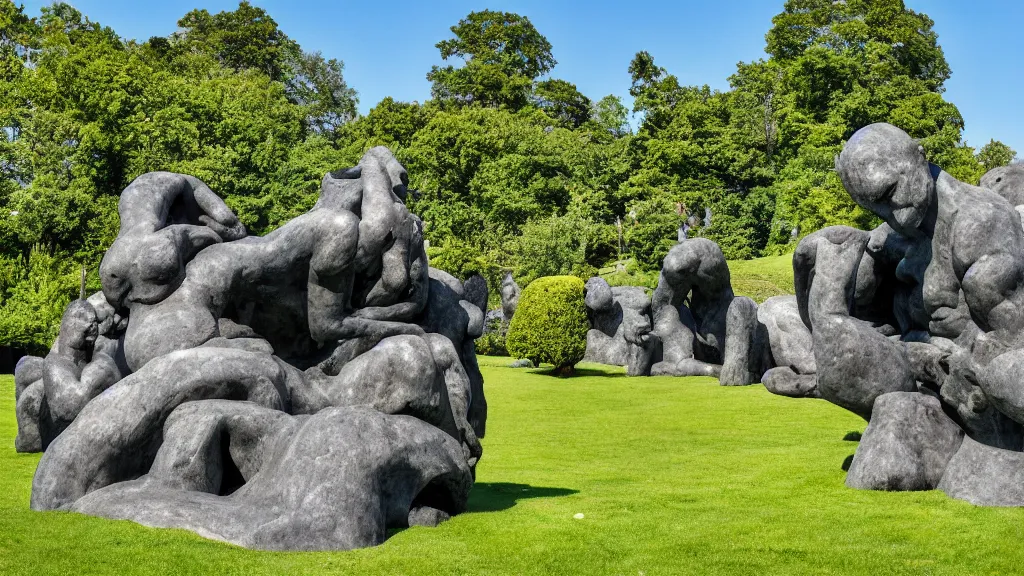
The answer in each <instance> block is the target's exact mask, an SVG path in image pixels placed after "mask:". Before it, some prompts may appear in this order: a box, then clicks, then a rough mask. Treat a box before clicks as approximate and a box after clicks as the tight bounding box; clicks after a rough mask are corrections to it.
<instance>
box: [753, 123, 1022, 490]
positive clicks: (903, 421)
mask: <svg viewBox="0 0 1024 576" xmlns="http://www.w3.org/2000/svg"><path fill="white" fill-rule="evenodd" d="M836 171H837V172H838V174H839V176H840V178H841V180H842V182H843V185H844V187H845V188H846V190H847V192H848V193H849V194H850V196H851V198H852V199H853V200H854V201H855V202H856V203H857V204H859V205H860V206H862V207H864V208H865V209H867V210H870V211H871V212H873V213H874V214H876V215H878V216H879V217H880V218H882V220H884V221H885V224H883V225H882V226H880V227H879V228H878V229H876V230H874V231H872V232H870V233H869V232H860V231H856V230H853V229H848V228H843V227H833V228H830V229H826V230H823V231H820V232H818V233H815V234H813V235H810V236H808V237H807V238H805V239H804V240H803V241H802V242H801V245H800V247H799V248H798V249H797V252H796V254H794V258H793V267H794V277H795V281H796V287H797V309H798V312H799V314H800V316H801V318H802V319H803V320H804V322H805V324H806V326H807V328H808V329H809V330H810V333H811V341H812V349H813V353H814V359H815V363H814V364H815V366H814V373H815V392H816V393H817V394H819V395H820V396H821V397H822V398H825V399H826V400H829V401H830V402H833V403H835V404H837V405H839V406H842V407H844V408H846V409H848V410H851V411H853V412H854V413H857V414H859V415H861V416H863V417H864V418H865V419H868V420H869V424H868V427H867V429H866V431H865V432H864V435H863V438H862V439H861V442H860V446H859V447H858V449H857V452H856V454H855V455H854V458H853V462H852V464H851V467H850V470H849V474H848V476H847V485H848V486H851V487H854V488H864V489H876V490H927V489H935V488H938V489H940V490H943V491H945V492H946V493H947V494H948V495H950V496H952V497H955V498H960V499H963V500H967V501H969V502H972V503H975V504H979V505H992V506H1024V490H1021V488H1020V486H1021V483H1020V480H1021V478H1024V456H1022V452H1021V450H1022V447H1024V232H1022V228H1021V220H1020V217H1019V214H1018V211H1017V210H1016V209H1015V206H1017V205H1018V204H1019V203H1020V200H1021V198H1020V192H1021V188H1020V181H1021V180H1020V176H1019V173H1020V171H1019V169H1018V168H1016V167H1008V168H1005V169H997V170H995V171H993V172H991V173H989V174H988V175H986V176H985V178H984V179H983V182H982V184H983V187H975V186H970V185H968V184H965V183H963V182H960V181H958V180H956V179H955V178H953V177H952V176H950V175H949V174H947V173H945V172H943V171H942V170H941V169H940V168H938V167H937V166H934V165H932V164H930V163H929V162H928V161H927V160H926V158H925V155H924V151H923V149H922V148H921V147H920V145H919V144H918V143H917V142H916V141H915V140H913V139H912V138H911V137H910V136H909V135H907V134H906V133H905V132H903V131H902V130H900V129H899V128H896V127H895V126H891V125H888V124H874V125H871V126H867V127H865V128H863V129H861V130H859V131H858V132H857V133H856V134H854V135H853V137H852V138H851V139H850V140H849V142H848V143H847V144H846V146H845V147H844V149H843V151H842V154H841V155H840V156H839V157H838V158H837V159H836ZM775 317H780V318H781V317H783V316H781V315H776V316H775ZM786 332H787V333H795V331H793V330H792V324H791V323H790V325H789V327H788V328H787V329H786ZM770 333H771V330H770ZM773 351H774V349H773ZM777 356H778V354H777ZM769 374H771V373H770V372H769ZM766 378H768V376H767V375H766ZM797 388H799V387H797ZM804 388H806V387H804ZM773 391H776V392H778V393H786V392H787V391H791V390H790V389H787V388H785V387H783V389H781V390H773ZM789 395H800V394H789Z"/></svg>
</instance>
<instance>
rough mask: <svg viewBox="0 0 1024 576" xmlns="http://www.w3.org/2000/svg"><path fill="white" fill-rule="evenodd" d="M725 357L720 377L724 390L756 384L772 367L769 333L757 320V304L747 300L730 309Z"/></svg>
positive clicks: (734, 304) (738, 301)
mask: <svg viewBox="0 0 1024 576" xmlns="http://www.w3.org/2000/svg"><path fill="white" fill-rule="evenodd" d="M724 356H725V359H724V361H723V364H722V373H721V375H719V377H718V381H719V383H721V384H722V385H723V386H747V385H749V384H755V383H757V382H760V381H761V376H762V375H763V374H764V373H765V372H766V371H767V370H768V368H770V367H771V361H772V360H771V347H770V345H769V343H768V330H767V328H766V327H765V325H764V324H761V323H760V322H758V320H757V303H756V302H754V301H753V300H751V299H750V298H747V297H745V296H744V297H740V298H736V299H734V300H733V301H732V304H730V305H729V313H728V314H727V315H726V329H725V354H724Z"/></svg>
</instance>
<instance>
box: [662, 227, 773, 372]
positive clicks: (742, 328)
mask: <svg viewBox="0 0 1024 576" xmlns="http://www.w3.org/2000/svg"><path fill="white" fill-rule="evenodd" d="M734 307H735V308H734ZM651 309H652V314H653V321H654V322H653V324H654V329H653V333H654V335H655V336H656V337H657V339H658V342H659V343H660V350H658V349H657V348H656V352H655V360H654V361H655V363H654V365H653V367H652V368H651V374H652V375H667V376H716V377H719V376H721V375H722V373H723V364H724V365H725V366H726V367H727V369H725V378H724V379H723V380H722V383H723V384H727V385H740V384H752V383H754V382H758V381H759V380H760V379H761V375H762V374H763V373H764V371H765V370H767V368H768V367H769V366H768V364H769V360H768V349H767V347H768V338H767V334H766V333H765V332H764V329H763V326H762V325H760V323H759V322H758V321H757V312H756V310H757V305H756V304H754V302H753V301H751V300H749V299H737V298H736V296H735V294H734V293H733V290H732V284H731V281H730V276H729V266H728V265H727V263H726V261H725V256H724V255H723V254H722V250H721V249H720V248H719V247H718V245H717V244H715V243H714V242H712V241H711V240H707V239H704V238H692V239H689V240H686V241H684V242H681V243H679V244H676V245H675V246H674V247H673V248H672V249H671V250H669V253H668V255H666V256H665V260H664V263H663V265H662V269H661V275H660V276H659V278H658V287H657V289H655V291H654V296H653V297H652V302H651ZM730 318H731V319H732V320H731V321H732V324H733V328H732V330H731V331H730V330H729V329H728V325H729V322H730Z"/></svg>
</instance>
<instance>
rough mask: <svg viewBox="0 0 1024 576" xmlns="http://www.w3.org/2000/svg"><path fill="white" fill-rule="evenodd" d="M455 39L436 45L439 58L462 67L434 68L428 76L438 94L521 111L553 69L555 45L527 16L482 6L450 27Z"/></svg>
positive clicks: (448, 99)
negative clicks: (453, 60) (535, 86)
mask: <svg viewBox="0 0 1024 576" xmlns="http://www.w3.org/2000/svg"><path fill="white" fill-rule="evenodd" d="M451 31H452V33H453V34H454V35H455V37H454V38H450V39H447V40H442V41H441V42H438V43H437V49H438V50H439V51H440V52H441V59H442V60H445V61H447V60H448V59H450V58H460V59H462V60H463V61H464V65H463V66H462V67H460V68H456V67H454V66H451V65H449V66H445V67H440V66H434V67H433V68H432V69H431V71H430V72H429V73H428V74H427V80H429V81H430V82H431V83H432V87H431V94H432V95H433V97H434V98H437V99H439V100H443V101H446V102H451V103H458V104H480V105H482V106H488V107H507V108H510V109H513V110H518V109H520V108H522V107H523V106H525V105H526V104H527V103H528V98H529V95H530V90H531V88H532V86H533V81H534V80H535V79H536V78H537V77H539V76H541V75H543V74H546V73H547V72H549V71H550V70H551V69H552V68H554V66H555V64H556V62H555V59H554V57H553V56H552V55H551V43H549V42H548V40H547V39H546V38H545V37H544V36H542V35H541V34H540V32H538V31H537V29H536V28H534V26H533V24H532V23H531V22H530V19H529V18H526V17H525V16H520V15H518V14H513V13H510V12H496V11H492V10H484V11H481V12H471V13H470V14H469V16H467V17H466V18H464V19H462V20H460V21H459V23H458V24H456V25H455V26H452V27H451Z"/></svg>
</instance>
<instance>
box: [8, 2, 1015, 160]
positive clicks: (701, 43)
mask: <svg viewBox="0 0 1024 576" xmlns="http://www.w3.org/2000/svg"><path fill="white" fill-rule="evenodd" d="M16 1H21V2H24V4H25V7H26V9H27V12H29V14H30V15H36V14H38V12H39V8H40V7H41V6H44V5H48V4H50V3H51V2H50V1H48V0H47V1H40V0H16ZM252 3H253V4H255V5H258V6H261V7H263V8H264V9H266V10H267V11H268V12H269V13H270V15H271V16H273V18H274V19H275V20H277V22H278V24H279V25H280V26H281V28H282V29H283V30H284V31H285V33H286V34H288V35H289V36H290V37H292V38H293V39H295V40H296V41H298V42H299V44H301V45H302V47H303V48H304V49H305V50H319V51H321V52H323V54H324V55H325V56H326V57H329V58H338V59H340V60H343V61H344V62H345V78H346V80H347V81H348V83H349V85H350V86H352V87H353V88H355V89H356V90H357V91H358V92H359V99H360V105H359V109H360V111H361V112H363V113H365V112H367V111H368V110H369V109H370V108H371V107H372V106H373V105H374V104H376V103H377V102H378V101H380V99H382V98H383V97H385V96H393V97H394V98H396V99H397V100H405V101H411V100H418V101H423V100H426V99H427V98H428V97H429V95H430V83H429V82H427V81H426V79H425V75H426V73H427V72H428V71H429V70H430V67H431V66H432V65H434V64H440V63H441V59H440V57H439V55H438V52H437V49H436V48H434V44H436V43H437V42H438V41H440V40H443V39H445V38H447V37H449V36H450V31H449V27H450V26H452V25H453V24H455V23H456V22H458V20H459V19H460V18H462V17H464V16H465V15H466V14H468V13H469V12H471V11H474V10H483V9H488V8H489V9H492V10H504V11H511V12H517V13H519V14H522V15H525V16H528V17H529V18H530V20H531V21H532V22H533V24H534V25H535V26H536V27H537V29H538V30H539V31H540V33H541V34H543V35H545V36H546V37H547V38H548V40H549V41H550V42H551V44H552V46H553V47H554V49H553V52H554V55H555V58H556V59H557V60H558V66H556V67H555V70H554V71H553V73H552V76H554V77H557V78H562V79H565V80H568V81H570V82H573V83H575V84H576V86H577V87H578V88H579V89H580V91H581V92H583V93H584V94H586V95H587V96H589V97H591V98H593V99H595V100H596V99H599V98H601V97H602V96H604V95H606V94H616V95H619V96H622V97H623V100H624V101H625V102H626V103H627V105H631V102H630V101H629V94H628V89H629V74H628V73H627V72H626V69H627V67H628V65H629V61H630V60H631V59H632V57H633V55H634V54H635V53H636V52H637V51H639V50H647V51H649V52H651V54H653V55H654V57H655V61H656V62H657V63H658V64H659V65H661V66H663V67H665V68H667V69H668V71H669V72H670V73H672V74H675V75H676V76H678V77H679V79H680V81H681V82H682V83H684V84H709V85H710V86H711V87H712V88H718V89H726V88H728V81H727V78H728V77H729V75H730V74H732V73H733V72H734V71H735V68H736V63H737V62H740V61H750V60H756V59H757V58H760V57H763V56H764V34H765V33H766V32H767V31H768V29H769V28H771V18H772V16H774V15H775V14H776V13H778V12H780V11H781V9H782V5H783V0H713V1H707V0H646V1H635V0H634V1H631V2H624V1H621V0H620V1H618V2H615V1H611V0H589V1H586V0H520V1H511V0H474V1H469V0H435V1H431V0H418V1H417V0H377V1H366V0H360V1H358V2H356V1H351V0H253V1H252ZM906 3H907V5H908V6H909V7H910V8H911V9H913V10H916V11H918V12H924V13H926V14H928V15H929V16H931V17H932V19H933V20H935V30H936V31H937V32H938V33H939V42H940V44H941V45H942V47H943V49H944V50H945V53H946V59H947V60H948V61H949V64H950V67H951V68H952V69H953V76H952V78H951V79H950V80H949V81H948V82H947V83H946V88H947V91H946V98H947V99H948V100H950V101H951V102H953V103H954V104H956V105H957V106H958V107H959V108H960V112H961V113H962V114H963V116H964V119H965V120H966V123H967V130H966V138H967V141H968V143H969V144H971V145H973V146H976V147H980V146H981V145H983V144H985V143H986V142H988V141H989V139H992V138H995V139H997V140H1002V141H1003V142H1005V143H1007V144H1009V145H1010V146H1011V147H1013V149H1014V150H1016V151H1017V152H1018V154H1019V155H1020V156H1021V157H1022V158H1024V105H1022V99H1021V95H1022V94H1024V59H1022V56H1024V26H1022V25H1024V1H1022V0H906ZM71 4H73V5H75V6H76V7H77V8H78V9H79V10H81V11H82V12H83V13H85V14H86V15H87V16H89V17H90V18H91V19H93V20H97V21H99V22H101V23H103V24H105V25H107V26H111V27H113V28H114V29H115V30H116V31H117V32H118V33H119V34H120V35H121V36H124V37H127V38H136V39H139V40H145V39H147V38H149V37H150V36H166V35H168V34H170V33H172V32H174V30H175V28H176V26H175V23H176V22H177V20H178V18H180V17H181V16H182V15H183V14H184V13H185V12H187V11H189V10H191V9H193V8H197V7H201V8H206V9H207V10H209V11H210V12H219V11H221V10H232V9H234V8H235V7H236V6H237V5H238V2H237V0H152V1H149V2H139V1H137V0H72V1H71Z"/></svg>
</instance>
